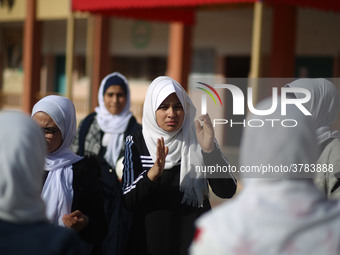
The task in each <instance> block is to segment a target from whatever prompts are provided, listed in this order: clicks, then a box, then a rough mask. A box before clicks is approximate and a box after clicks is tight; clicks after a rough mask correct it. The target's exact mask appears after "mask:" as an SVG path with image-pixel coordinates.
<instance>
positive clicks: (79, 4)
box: [72, 0, 256, 24]
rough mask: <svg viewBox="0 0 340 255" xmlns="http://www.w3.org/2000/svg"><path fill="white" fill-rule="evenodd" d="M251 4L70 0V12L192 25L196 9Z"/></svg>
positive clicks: (197, 0)
mask: <svg viewBox="0 0 340 255" xmlns="http://www.w3.org/2000/svg"><path fill="white" fill-rule="evenodd" d="M253 2H256V0H143V1H140V0H96V1H93V0H72V10H73V11H88V12H92V13H95V14H96V13H97V14H102V15H117V16H124V17H130V18H137V19H147V20H157V21H167V22H169V21H180V22H183V23H186V24H193V23H194V10H195V8H196V7H199V6H208V5H218V4H226V3H253Z"/></svg>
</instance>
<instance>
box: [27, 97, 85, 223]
mask: <svg viewBox="0 0 340 255" xmlns="http://www.w3.org/2000/svg"><path fill="white" fill-rule="evenodd" d="M37 112H44V113H46V114H48V115H49V116H50V117H51V118H52V119H53V120H54V122H55V123H56V125H57V126H58V128H59V129H60V131H61V134H62V138H63V143H62V144H61V146H60V147H59V148H58V149H57V150H56V151H54V152H52V153H49V154H48V155H47V157H46V162H45V170H46V171H49V174H48V177H47V179H46V181H45V185H44V187H43V190H42V198H43V200H44V201H45V204H46V211H47V212H46V213H47V217H48V219H49V220H50V221H51V222H52V223H54V224H56V225H60V226H64V223H63V221H62V217H63V215H64V214H69V213H70V212H71V207H72V201H73V188H72V182H73V171H72V164H74V163H76V162H78V161H79V160H81V159H82V157H80V156H78V155H76V154H75V153H74V152H73V151H72V150H71V149H69V147H70V145H71V143H72V141H73V138H74V135H75V133H76V127H77V120H76V112H75V108H74V105H73V103H72V101H71V100H70V99H68V98H66V97H62V96H47V97H44V98H43V99H41V100H40V101H39V102H37V103H36V104H35V105H34V107H33V110H32V116H33V115H34V114H36V113H37Z"/></svg>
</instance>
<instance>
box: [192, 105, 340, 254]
mask: <svg viewBox="0 0 340 255" xmlns="http://www.w3.org/2000/svg"><path fill="white" fill-rule="evenodd" d="M262 106H265V108H263V109H268V108H270V106H271V100H269V101H268V100H266V101H265V102H263V103H262ZM288 108H291V107H288ZM289 111H291V112H290V113H287V116H285V117H284V118H285V119H295V120H297V121H298V126H297V127H294V128H284V127H275V128H271V127H268V126H269V125H267V127H261V128H251V127H248V126H247V127H246V128H245V131H244V136H243V138H242V144H241V151H240V153H241V155H240V165H241V166H242V165H257V164H259V163H260V162H261V163H262V164H263V165H268V164H272V165H275V164H281V163H283V164H284V165H286V166H290V165H291V164H295V163H301V164H308V165H309V166H311V164H313V163H315V162H316V160H317V157H318V146H317V141H316V138H315V129H314V125H313V123H312V120H311V119H310V118H308V117H305V116H303V115H302V114H300V112H297V111H298V110H297V109H293V110H289ZM249 118H256V119H262V120H264V119H266V118H268V119H282V117H281V115H279V114H278V113H275V114H273V115H271V116H254V115H251V116H250V117H248V119H249ZM277 123H278V122H277ZM242 177H243V183H244V188H243V190H241V191H240V194H239V195H238V196H237V197H236V198H235V199H234V200H232V201H230V202H226V203H225V204H223V205H221V206H220V207H218V208H216V209H215V210H213V211H212V213H208V214H206V216H203V217H202V218H200V219H199V221H198V223H197V226H198V229H199V232H200V234H199V235H198V237H197V238H196V240H195V242H194V243H193V245H192V247H191V254H195V255H199V254H207V252H209V253H210V254H216V255H218V254H252V255H263V254H271V255H285V254H287V255H288V254H295V255H306V254H315V255H319V254H333V255H335V254H340V246H339V240H340V205H339V203H338V202H334V201H328V200H327V199H326V197H325V196H324V194H322V193H321V192H320V191H319V190H318V189H317V188H316V187H315V186H314V185H313V180H312V178H308V179H303V178H297V179H294V177H295V174H292V173H280V174H278V175H277V176H276V177H275V176H274V177H273V176H269V177H272V178H267V176H264V178H257V179H256V178H246V177H247V176H246V175H242Z"/></svg>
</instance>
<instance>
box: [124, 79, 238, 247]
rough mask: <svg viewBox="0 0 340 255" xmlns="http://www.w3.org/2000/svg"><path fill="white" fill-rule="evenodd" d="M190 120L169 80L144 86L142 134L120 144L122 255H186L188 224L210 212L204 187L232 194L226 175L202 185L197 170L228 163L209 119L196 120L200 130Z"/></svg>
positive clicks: (185, 102) (189, 108)
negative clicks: (125, 232)
mask: <svg viewBox="0 0 340 255" xmlns="http://www.w3.org/2000/svg"><path fill="white" fill-rule="evenodd" d="M195 115H196V109H195V107H194V106H193V104H192V102H191V100H190V98H189V96H188V94H187V93H186V91H185V90H184V89H183V88H182V86H181V85H180V84H179V83H177V82H176V81H175V80H173V79H171V78H170V77H166V76H161V77H158V78H156V79H155V80H154V81H153V82H152V83H151V84H150V86H149V88H148V91H147V94H146V98H145V101H144V111H143V129H142V131H141V132H139V133H136V134H134V135H132V136H129V137H127V141H126V151H125V160H124V172H123V201H124V202H125V204H126V206H127V207H128V208H129V209H131V210H132V211H133V213H134V215H133V223H132V227H131V232H130V238H129V245H128V247H129V250H128V254H137V253H138V254H187V248H188V246H189V244H190V242H191V239H192V237H193V235H194V225H193V223H194V220H195V219H196V218H197V217H198V216H199V215H201V214H202V213H204V212H206V211H208V210H209V209H210V203H209V200H208V190H209V189H208V183H209V184H210V185H211V187H212V189H213V191H214V192H215V193H216V194H217V195H218V196H221V197H224V198H230V197H232V196H233V195H234V193H235V191H236V180H235V178H234V177H233V175H232V174H230V173H226V174H225V178H221V179H209V181H208V180H207V178H206V177H205V175H204V173H203V171H197V172H196V169H197V168H196V167H200V166H204V165H214V166H216V164H219V165H220V166H221V167H222V166H227V165H228V162H227V161H226V159H225V158H224V157H223V155H222V154H221V152H220V150H219V148H218V146H217V144H216V143H215V142H214V130H213V127H212V124H211V122H210V118H209V116H207V115H205V116H201V117H200V120H201V121H202V122H203V127H201V125H200V123H199V121H198V120H197V121H196V122H195V121H194V118H195ZM195 123H196V125H195ZM196 130H197V132H196ZM200 169H201V168H200Z"/></svg>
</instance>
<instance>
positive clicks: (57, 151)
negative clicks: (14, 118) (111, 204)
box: [32, 96, 107, 254]
mask: <svg viewBox="0 0 340 255" xmlns="http://www.w3.org/2000/svg"><path fill="white" fill-rule="evenodd" d="M32 119H33V120H35V121H36V122H37V123H38V125H39V126H40V127H41V128H42V130H43V131H44V133H45V139H46V142H47V152H48V153H47V155H46V163H45V177H46V178H45V182H44V187H43V189H42V198H43V200H44V202H45V203H46V212H47V217H48V219H49V220H50V222H51V223H53V224H55V225H59V226H65V227H68V228H72V229H74V230H75V231H77V232H78V233H79V236H80V237H81V239H82V240H83V241H84V242H83V245H82V247H83V248H84V253H83V254H90V252H91V248H92V245H94V244H97V243H99V242H100V241H101V240H103V239H104V237H105V235H106V232H107V222H106V218H105V212H104V202H103V197H102V191H101V187H100V183H99V181H98V175H99V171H100V169H99V164H98V162H97V160H96V159H95V158H91V157H81V156H78V155H76V154H75V153H74V152H73V151H71V150H70V149H69V146H70V145H71V142H72V140H73V138H74V135H75V132H76V112H75V108H74V105H73V103H72V101H71V100H70V99H68V98H66V97H62V96H47V97H44V98H43V99H41V100H40V101H38V102H37V103H36V104H35V105H34V107H33V110H32Z"/></svg>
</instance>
